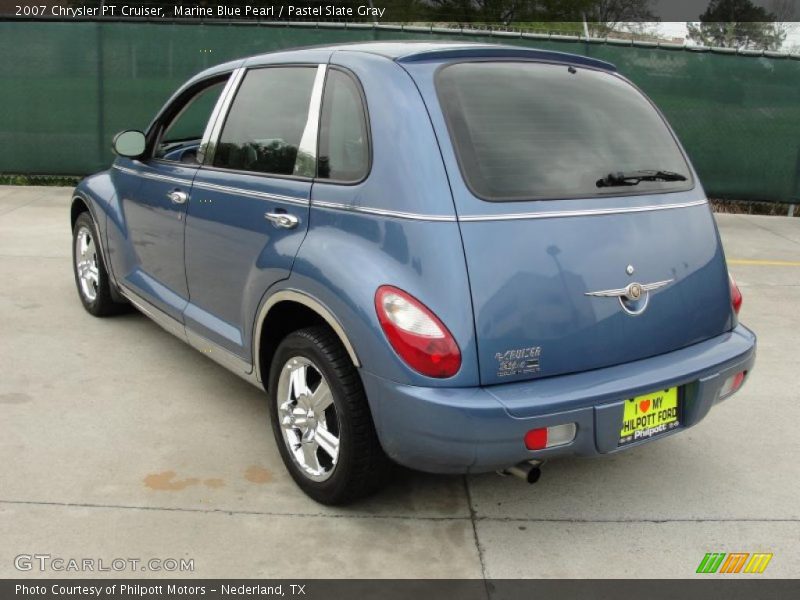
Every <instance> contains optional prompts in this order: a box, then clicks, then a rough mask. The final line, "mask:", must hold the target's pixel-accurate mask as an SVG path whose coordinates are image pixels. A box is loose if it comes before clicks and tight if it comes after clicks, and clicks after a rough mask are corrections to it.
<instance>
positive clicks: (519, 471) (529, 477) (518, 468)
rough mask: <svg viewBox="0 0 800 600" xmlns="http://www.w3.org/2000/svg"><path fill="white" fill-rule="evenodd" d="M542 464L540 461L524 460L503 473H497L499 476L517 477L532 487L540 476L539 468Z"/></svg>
mask: <svg viewBox="0 0 800 600" xmlns="http://www.w3.org/2000/svg"><path fill="white" fill-rule="evenodd" d="M543 463H544V461H542V460H526V461H523V462H521V463H519V464H516V465H514V466H513V467H508V468H507V469H504V470H503V471H498V473H500V475H513V476H514V477H519V478H520V479H522V480H523V481H527V482H528V483H529V484H531V485H533V484H534V483H536V482H537V481H539V478H540V477H541V476H542V470H541V468H540V467H541V466H542V464H543Z"/></svg>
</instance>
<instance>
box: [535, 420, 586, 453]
mask: <svg viewBox="0 0 800 600" xmlns="http://www.w3.org/2000/svg"><path fill="white" fill-rule="evenodd" d="M576 431H577V427H576V426H575V423H565V424H564V425H553V426H552V427H541V428H539V429H531V430H530V431H529V432H528V433H526V434H525V447H526V448H527V449H528V450H544V449H545V448H552V447H553V446H563V445H564V444H569V443H570V442H571V441H572V440H574V439H575V432H576Z"/></svg>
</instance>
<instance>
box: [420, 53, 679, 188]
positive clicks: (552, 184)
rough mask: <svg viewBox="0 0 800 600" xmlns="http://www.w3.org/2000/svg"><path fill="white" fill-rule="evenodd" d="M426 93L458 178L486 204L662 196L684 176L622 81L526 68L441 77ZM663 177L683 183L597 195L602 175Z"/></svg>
mask: <svg viewBox="0 0 800 600" xmlns="http://www.w3.org/2000/svg"><path fill="white" fill-rule="evenodd" d="M436 89H437V94H438V97H439V102H440V104H441V107H442V111H443V112H444V115H445V119H446V122H447V126H448V130H449V132H450V138H451V141H452V144H453V146H454V149H455V151H456V155H457V157H458V162H459V167H460V169H461V173H462V176H463V178H464V180H465V182H466V183H467V185H468V186H469V188H470V189H471V190H472V192H473V193H474V194H475V195H476V196H478V197H480V198H482V199H484V200H490V201H514V200H543V199H562V198H585V197H593V196H608V195H614V196H618V195H623V194H645V193H657V192H672V191H679V190H686V189H690V188H691V187H693V183H692V179H691V171H690V169H689V166H688V165H687V163H686V159H685V158H684V156H683V153H682V152H681V150H680V147H679V146H678V144H677V142H676V141H675V139H674V138H673V136H672V133H671V132H670V130H669V128H668V127H667V126H666V124H665V123H664V120H663V119H662V118H661V116H660V114H659V113H658V111H657V110H656V109H655V108H654V107H653V105H652V104H651V103H650V101H649V100H648V99H647V98H645V97H644V96H643V95H642V94H641V93H640V92H639V91H638V90H637V89H636V88H635V87H633V86H632V85H630V84H629V83H627V82H626V81H625V80H623V79H622V78H620V77H618V76H616V75H614V74H611V73H607V72H603V71H597V70H594V69H588V68H581V67H569V66H568V65H557V64H547V63H535V62H471V63H456V64H452V65H447V66H445V67H443V68H441V69H440V70H439V71H438V73H437V75H436ZM641 170H660V171H672V172H675V173H679V174H681V175H683V176H685V177H686V180H685V181H640V182H639V183H638V184H637V185H629V186H614V187H599V186H598V185H597V182H598V180H600V179H602V178H604V177H605V176H606V175H608V174H609V173H620V172H624V173H627V172H634V171H641Z"/></svg>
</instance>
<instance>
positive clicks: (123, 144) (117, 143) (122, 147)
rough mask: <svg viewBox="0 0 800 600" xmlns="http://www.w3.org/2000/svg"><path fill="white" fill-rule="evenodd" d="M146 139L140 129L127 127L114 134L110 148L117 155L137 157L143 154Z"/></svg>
mask: <svg viewBox="0 0 800 600" xmlns="http://www.w3.org/2000/svg"><path fill="white" fill-rule="evenodd" d="M146 145H147V140H146V139H145V137H144V134H143V133H142V132H141V131H136V130H134V129H128V130H126V131H121V132H120V133H118V134H117V135H115V136H114V141H113V142H112V148H113V149H114V152H115V153H116V154H118V155H119V156H127V157H128V158H137V157H139V156H141V155H142V154H144V149H145V146H146Z"/></svg>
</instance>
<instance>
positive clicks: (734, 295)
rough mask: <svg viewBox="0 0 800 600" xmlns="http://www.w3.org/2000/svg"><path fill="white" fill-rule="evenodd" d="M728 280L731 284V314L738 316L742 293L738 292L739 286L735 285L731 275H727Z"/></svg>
mask: <svg viewBox="0 0 800 600" xmlns="http://www.w3.org/2000/svg"><path fill="white" fill-rule="evenodd" d="M728 279H729V280H730V282H731V306H732V307H733V312H735V313H736V314H737V315H738V314H739V310H741V308H742V292H740V291H739V286H738V285H736V281H735V280H734V278H733V275H731V274H730V273H728Z"/></svg>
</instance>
